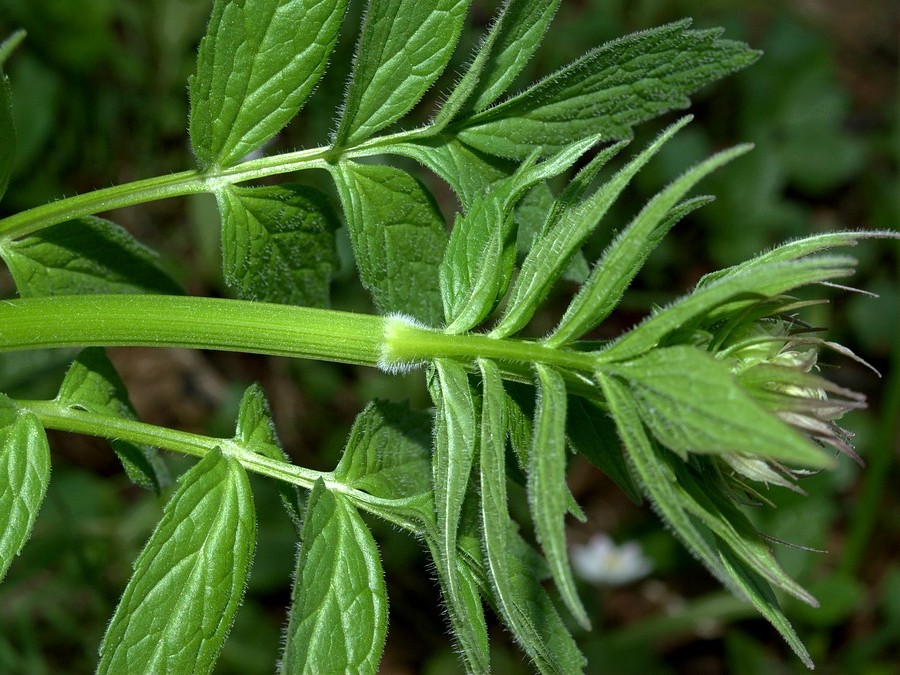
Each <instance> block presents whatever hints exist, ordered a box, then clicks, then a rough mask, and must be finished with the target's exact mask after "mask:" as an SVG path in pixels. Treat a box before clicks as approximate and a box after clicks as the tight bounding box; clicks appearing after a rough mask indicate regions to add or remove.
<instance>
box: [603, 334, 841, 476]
mask: <svg viewBox="0 0 900 675" xmlns="http://www.w3.org/2000/svg"><path fill="white" fill-rule="evenodd" d="M606 370H607V372H609V373H611V374H613V375H615V376H617V377H620V378H622V379H623V380H625V381H626V382H627V383H628V386H629V389H630V391H631V395H632V397H633V399H634V402H635V405H636V406H637V407H638V410H639V411H640V414H641V418H642V419H643V420H644V423H645V424H646V425H647V427H648V428H649V429H650V430H651V431H652V432H653V435H654V436H656V438H657V439H658V440H659V442H660V443H662V444H663V445H665V446H666V447H668V448H669V449H670V450H672V451H673V452H676V453H678V454H679V455H680V456H682V457H687V455H688V453H709V454H719V453H738V454H747V455H751V456H757V457H764V458H769V459H773V460H776V461H780V462H787V463H789V464H793V465H799V466H804V467H809V468H818V469H821V468H827V467H830V466H832V465H833V460H832V459H831V457H830V456H829V455H828V454H827V453H826V452H825V451H824V450H822V449H821V448H819V447H817V446H815V445H813V444H812V443H810V442H809V441H807V440H806V439H805V438H804V437H803V436H801V435H800V434H799V433H798V432H796V431H794V430H793V429H791V427H789V426H788V425H787V424H786V423H784V422H782V421H781V420H779V419H778V418H777V417H776V416H775V415H773V414H771V413H769V412H767V411H766V410H765V409H763V408H762V407H761V406H760V405H759V404H758V403H757V402H756V401H754V400H753V398H752V397H751V396H750V395H749V394H748V393H746V392H745V391H744V390H743V389H742V388H741V387H740V385H739V384H738V382H737V380H736V379H735V378H734V376H733V375H732V374H731V371H730V370H729V369H728V366H727V365H726V364H725V363H723V362H721V361H717V360H715V359H714V358H713V357H712V355H710V354H708V353H706V352H703V351H701V350H700V349H698V348H695V347H688V346H675V347H661V348H659V349H654V350H652V351H650V352H648V353H647V354H645V355H643V356H640V357H638V358H636V359H634V360H632V361H627V362H623V363H616V364H614V365H610V366H609V367H607V369H606Z"/></svg>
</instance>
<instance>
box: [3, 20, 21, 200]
mask: <svg viewBox="0 0 900 675" xmlns="http://www.w3.org/2000/svg"><path fill="white" fill-rule="evenodd" d="M24 39H25V31H21V30H20V31H16V32H15V33H13V34H12V35H10V36H9V37H8V38H6V39H5V40H4V41H3V42H0V199H2V198H3V195H4V193H5V192H6V188H7V186H8V185H9V178H10V176H11V175H12V169H13V162H14V161H15V158H16V125H15V123H14V120H13V110H12V93H11V91H10V86H9V78H8V77H6V74H5V73H4V72H3V64H4V63H5V62H6V59H7V58H9V55H10V54H11V53H12V51H13V50H14V49H15V48H16V46H18V44H19V43H20V42H22V40H24Z"/></svg>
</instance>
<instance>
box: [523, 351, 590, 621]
mask: <svg viewBox="0 0 900 675" xmlns="http://www.w3.org/2000/svg"><path fill="white" fill-rule="evenodd" d="M535 370H536V371H537V377H538V402H537V413H536V415H535V419H534V437H533V439H532V445H531V452H530V453H529V457H528V464H529V467H528V468H529V470H528V503H529V505H530V506H531V515H532V518H533V519H534V528H535V533H536V534H537V539H538V541H539V542H540V544H541V549H542V550H543V551H544V555H545V556H546V557H547V563H548V565H549V566H550V572H551V574H552V575H553V580H554V582H556V586H557V588H558V589H559V592H560V595H561V596H562V598H563V601H564V602H565V603H566V606H567V607H568V608H569V611H570V612H572V615H573V616H574V617H575V618H576V619H577V620H578V623H580V624H581V625H582V626H583V627H584V628H585V629H587V628H589V627H590V620H589V619H588V616H587V613H586V612H585V610H584V607H583V606H582V604H581V600H580V599H579V597H578V591H577V590H576V589H575V580H574V579H573V578H572V569H571V567H569V556H568V549H567V547H566V526H565V517H566V512H567V511H568V506H569V501H570V499H571V496H570V494H569V488H568V486H567V485H566V385H565V383H564V381H563V379H562V375H560V374H559V372H557V371H556V370H553V369H552V368H550V367H548V366H545V365H543V364H541V363H538V364H536V365H535Z"/></svg>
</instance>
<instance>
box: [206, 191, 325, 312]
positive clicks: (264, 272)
mask: <svg viewBox="0 0 900 675" xmlns="http://www.w3.org/2000/svg"><path fill="white" fill-rule="evenodd" d="M216 199H217V201H218V203H219V210H220V212H221V214H222V269H223V272H224V274H225V281H226V283H228V285H229V286H231V287H232V288H236V289H237V291H238V294H239V295H240V296H241V297H242V298H244V299H248V300H258V301H260V302H278V303H282V304H286V305H305V306H312V307H327V306H328V304H329V286H330V283H331V275H332V273H333V271H334V270H335V269H336V268H337V267H338V255H337V245H336V244H335V238H334V233H335V230H336V229H337V227H338V221H337V216H336V215H335V213H334V211H333V210H332V208H331V205H330V204H329V203H328V197H326V196H325V195H324V194H323V193H321V192H319V191H318V190H315V189H313V188H310V187H306V186H303V185H290V184H287V185H277V186H268V187H249V188H247V187H235V186H226V187H223V188H222V189H220V190H218V191H217V192H216Z"/></svg>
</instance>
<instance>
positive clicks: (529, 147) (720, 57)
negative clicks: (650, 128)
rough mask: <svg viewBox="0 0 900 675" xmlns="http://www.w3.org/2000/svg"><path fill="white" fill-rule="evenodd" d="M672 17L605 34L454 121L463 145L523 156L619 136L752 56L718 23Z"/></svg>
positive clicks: (754, 56) (682, 104)
mask: <svg viewBox="0 0 900 675" xmlns="http://www.w3.org/2000/svg"><path fill="white" fill-rule="evenodd" d="M689 25H690V22H689V21H687V20H685V21H680V22H677V23H672V24H668V25H666V26H661V27H659V28H655V29H652V30H648V31H643V32H640V33H635V34H633V35H629V36H626V37H624V38H620V39H618V40H615V41H613V42H609V43H607V44H606V45H603V46H602V47H600V48H598V49H595V50H593V51H591V52H588V53H587V54H586V55H584V56H583V57H581V58H580V59H578V60H577V61H574V62H573V63H571V64H569V65H568V66H566V67H564V68H562V69H560V70H558V71H556V72H555V73H553V74H551V75H549V76H548V77H546V78H544V79H543V80H541V81H540V82H538V83H537V84H534V85H532V86H531V87H530V88H528V89H526V90H525V91H523V92H522V93H520V94H518V95H516V96H514V97H512V98H510V99H507V100H506V101H503V102H501V103H499V104H497V105H495V106H493V107H491V108H488V109H487V110H485V111H484V112H481V113H479V114H477V115H474V116H472V117H470V118H468V119H466V120H463V121H461V122H460V123H459V124H458V127H459V129H458V135H459V138H460V139H461V140H463V141H464V142H466V143H468V144H469V145H471V146H473V147H475V148H478V149H479V150H483V151H484V152H489V153H492V154H498V155H500V156H503V157H512V158H517V159H523V158H525V157H527V156H528V155H529V154H530V153H531V152H533V151H534V150H535V149H536V148H541V149H542V151H543V152H547V153H550V152H555V151H557V150H559V149H560V148H561V147H563V146H565V145H567V144H568V143H570V142H571V139H573V138H584V137H585V136H588V135H592V134H602V135H603V137H604V139H606V140H610V139H622V138H627V137H628V136H629V135H630V133H631V128H632V127H633V126H634V125H635V124H638V123H639V122H643V121H644V120H647V119H651V118H653V117H657V116H658V115H661V114H662V113H664V112H666V111H668V110H672V109H675V108H684V107H687V105H688V104H689V100H688V98H687V97H688V95H689V94H691V93H693V92H694V91H696V90H697V89H699V88H700V87H702V86H704V85H705V84H708V83H710V82H712V81H714V80H717V79H719V78H721V77H723V76H725V75H727V74H728V73H731V72H733V71H735V70H738V69H740V68H744V67H746V66H748V65H750V64H751V63H752V62H753V61H755V60H756V59H757V58H758V56H759V53H758V52H755V51H753V50H750V49H749V48H748V47H747V46H746V45H744V44H742V43H739V42H732V41H730V40H720V39H718V37H719V34H720V32H721V31H718V30H704V31H696V30H688V26H689Z"/></svg>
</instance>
